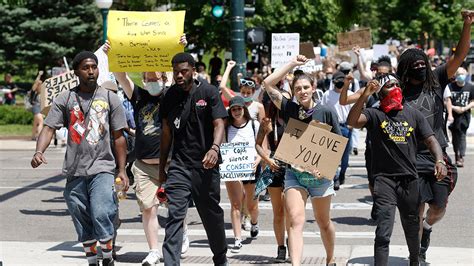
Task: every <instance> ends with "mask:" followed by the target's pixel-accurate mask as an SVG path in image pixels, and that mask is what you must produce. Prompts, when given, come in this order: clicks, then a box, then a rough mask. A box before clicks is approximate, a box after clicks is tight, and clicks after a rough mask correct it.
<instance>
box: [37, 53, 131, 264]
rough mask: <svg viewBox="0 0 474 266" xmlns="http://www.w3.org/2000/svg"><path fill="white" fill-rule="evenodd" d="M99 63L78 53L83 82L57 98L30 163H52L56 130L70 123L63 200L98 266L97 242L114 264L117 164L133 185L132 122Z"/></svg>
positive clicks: (77, 69)
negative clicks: (49, 155)
mask: <svg viewBox="0 0 474 266" xmlns="http://www.w3.org/2000/svg"><path fill="white" fill-rule="evenodd" d="M97 64H98V61H97V57H96V56H95V55H94V54H93V53H92V52H89V51H83V52H80V53H78V54H77V55H76V56H75V57H74V60H73V63H72V66H73V69H74V74H75V75H76V76H77V77H78V78H79V86H77V87H75V88H74V89H72V90H70V91H64V92H62V93H61V94H59V95H58V97H57V98H56V99H55V100H54V102H53V105H52V107H51V110H50V111H49V113H48V116H47V117H46V119H45V121H44V124H45V127H43V130H42V131H41V134H40V136H39V138H38V142H37V144H36V152H35V154H34V155H33V159H32V160H31V166H32V167H33V168H36V167H38V166H40V165H41V164H43V163H47V161H46V157H45V156H44V152H45V150H46V148H47V147H48V146H49V143H50V142H51V139H52V138H53V135H54V133H55V130H56V129H59V128H60V127H62V126H65V127H68V128H69V134H68V141H67V149H66V155H65V161H64V166H63V174H64V175H65V176H66V177H67V182H66V188H65V190H64V199H65V200H66V203H67V206H68V210H69V213H70V214H71V216H72V220H73V222H74V226H75V228H76V232H77V235H78V240H79V241H80V242H82V244H83V246H84V251H85V253H86V256H87V260H88V262H89V265H98V262H97V249H96V245H97V241H99V243H100V247H101V250H102V256H103V262H102V265H107V266H111V265H114V259H113V258H112V240H113V237H114V220H115V217H116V215H117V209H118V205H117V201H118V200H117V198H116V194H115V191H114V180H115V178H114V174H115V169H116V163H117V164H118V165H117V168H118V174H117V178H120V179H121V181H122V183H123V185H124V190H125V191H126V190H127V189H128V185H129V180H128V177H127V175H126V173H125V157H126V149H127V147H126V145H127V144H126V140H125V138H124V136H123V132H122V130H123V129H124V128H125V127H127V122H126V120H125V113H124V110H123V107H122V105H121V103H120V100H119V98H118V97H117V95H116V94H114V93H110V92H109V91H107V90H106V89H104V88H102V87H100V86H98V85H97V78H98V76H99V69H98V67H97ZM95 123H98V124H97V125H95ZM111 140H113V145H112V143H111ZM112 147H113V150H112Z"/></svg>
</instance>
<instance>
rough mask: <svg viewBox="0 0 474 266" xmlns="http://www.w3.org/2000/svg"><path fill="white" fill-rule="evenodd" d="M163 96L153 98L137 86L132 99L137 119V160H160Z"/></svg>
mask: <svg viewBox="0 0 474 266" xmlns="http://www.w3.org/2000/svg"><path fill="white" fill-rule="evenodd" d="M161 96H162V94H160V95H158V96H152V95H150V93H148V91H146V90H144V89H142V88H141V87H139V86H137V85H135V86H134V89H133V94H132V99H130V102H131V104H132V106H133V115H134V119H135V125H136V132H135V154H136V157H137V159H155V158H160V138H161V119H160V116H159V110H160V100H161Z"/></svg>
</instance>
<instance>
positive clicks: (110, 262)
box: [102, 258, 115, 266]
mask: <svg viewBox="0 0 474 266" xmlns="http://www.w3.org/2000/svg"><path fill="white" fill-rule="evenodd" d="M102 266H115V261H114V259H113V258H110V259H103V260H102Z"/></svg>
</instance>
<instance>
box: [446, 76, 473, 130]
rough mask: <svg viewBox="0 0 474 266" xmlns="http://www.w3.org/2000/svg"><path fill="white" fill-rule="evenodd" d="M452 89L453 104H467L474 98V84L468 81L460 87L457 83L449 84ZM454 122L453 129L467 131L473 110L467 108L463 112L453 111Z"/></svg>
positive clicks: (463, 105) (462, 105)
mask: <svg viewBox="0 0 474 266" xmlns="http://www.w3.org/2000/svg"><path fill="white" fill-rule="evenodd" d="M449 89H450V90H451V94H452V96H451V102H452V103H453V106H461V107H465V106H467V105H468V104H469V103H470V102H471V101H473V100H474V85H472V84H471V83H467V82H466V84H465V85H464V86H462V87H460V86H458V85H457V84H456V83H451V84H449ZM453 117H454V122H453V123H452V124H451V126H450V128H451V129H457V130H462V131H466V130H467V128H468V127H469V123H470V122H471V110H470V109H469V110H467V111H465V112H464V113H462V114H458V113H456V112H453Z"/></svg>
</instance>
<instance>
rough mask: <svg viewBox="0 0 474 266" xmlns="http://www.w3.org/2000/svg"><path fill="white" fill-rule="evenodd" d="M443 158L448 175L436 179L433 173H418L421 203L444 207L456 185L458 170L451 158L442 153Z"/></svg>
mask: <svg viewBox="0 0 474 266" xmlns="http://www.w3.org/2000/svg"><path fill="white" fill-rule="evenodd" d="M443 157H444V158H443V159H444V161H445V162H446V167H447V168H448V175H447V176H446V177H445V178H443V180H441V181H436V178H435V176H434V173H433V172H431V173H419V174H418V175H419V177H420V178H419V182H420V197H421V199H420V200H421V202H422V203H428V204H433V205H435V206H437V207H439V208H446V206H447V204H448V197H449V195H450V194H451V192H452V191H453V190H454V187H455V186H456V182H457V180H458V171H457V168H456V166H454V165H453V163H452V162H451V158H449V156H448V155H447V154H446V153H444V154H443Z"/></svg>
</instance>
